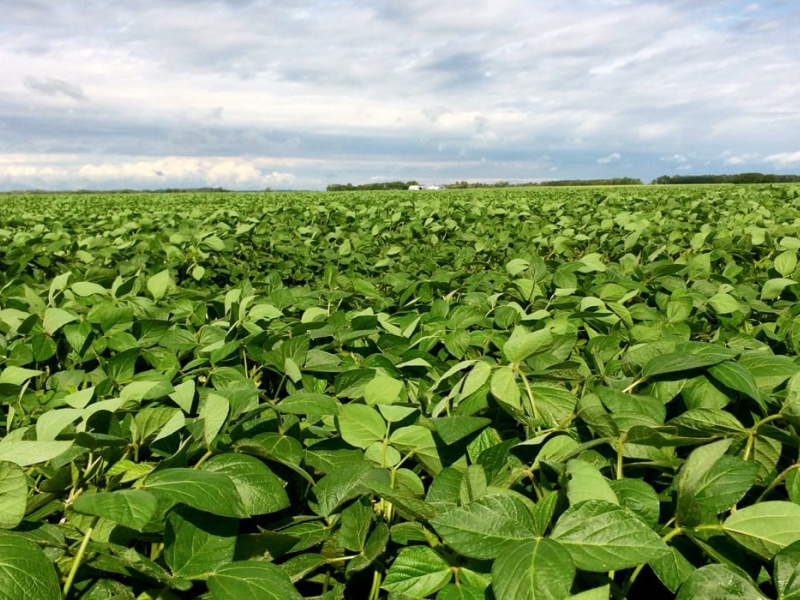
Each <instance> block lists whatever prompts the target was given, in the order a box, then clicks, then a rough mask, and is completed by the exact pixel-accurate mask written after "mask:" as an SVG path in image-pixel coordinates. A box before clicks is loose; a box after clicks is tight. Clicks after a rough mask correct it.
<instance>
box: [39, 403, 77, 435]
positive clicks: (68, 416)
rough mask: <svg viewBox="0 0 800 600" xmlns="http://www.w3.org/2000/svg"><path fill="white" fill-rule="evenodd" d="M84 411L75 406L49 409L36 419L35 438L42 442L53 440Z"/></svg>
mask: <svg viewBox="0 0 800 600" xmlns="http://www.w3.org/2000/svg"><path fill="white" fill-rule="evenodd" d="M83 414H84V411H82V410H80V409H77V408H57V409H55V410H50V411H47V412H46V413H44V414H43V415H41V416H40V417H39V420H38V421H36V439H37V440H39V441H42V442H47V441H53V440H55V439H56V438H57V437H58V435H59V434H60V433H61V432H62V431H64V429H66V428H67V427H68V426H69V425H71V424H72V423H74V422H75V421H77V420H78V419H79V418H81V417H82V416H83Z"/></svg>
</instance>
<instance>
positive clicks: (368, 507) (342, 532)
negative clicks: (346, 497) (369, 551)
mask: <svg viewBox="0 0 800 600" xmlns="http://www.w3.org/2000/svg"><path fill="white" fill-rule="evenodd" d="M374 514H375V513H374V511H373V509H372V503H371V502H370V501H369V499H368V498H367V497H363V498H361V500H359V501H358V502H353V503H352V504H351V505H350V506H348V507H347V508H345V509H344V510H343V511H342V513H341V515H342V516H341V525H340V526H339V537H338V539H337V541H338V542H339V544H340V545H341V546H342V547H343V548H346V549H348V550H352V551H353V552H362V551H363V550H364V544H365V543H366V541H367V535H368V534H369V529H370V526H371V525H372V517H373V515H374Z"/></svg>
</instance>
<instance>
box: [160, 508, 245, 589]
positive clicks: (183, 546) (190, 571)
mask: <svg viewBox="0 0 800 600" xmlns="http://www.w3.org/2000/svg"><path fill="white" fill-rule="evenodd" d="M237 530H238V523H237V521H236V519H231V518H226V517H218V516H214V515H210V514H208V513H204V512H201V511H198V510H194V509H191V508H186V507H181V508H177V509H175V510H173V511H171V512H170V513H169V516H168V517H167V519H166V528H165V531H164V559H165V560H166V562H167V564H168V565H169V567H170V569H172V572H173V573H174V574H175V575H176V576H177V577H198V576H202V575H205V574H207V573H213V572H214V571H215V570H216V569H218V568H220V567H223V566H225V565H226V564H229V563H230V562H231V561H232V560H233V555H234V550H235V548H236V534H237Z"/></svg>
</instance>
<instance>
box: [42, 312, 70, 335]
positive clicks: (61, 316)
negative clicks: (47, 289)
mask: <svg viewBox="0 0 800 600" xmlns="http://www.w3.org/2000/svg"><path fill="white" fill-rule="evenodd" d="M77 320H78V315H75V314H72V313H71V312H67V311H66V310H64V309H61V308H48V309H47V310H46V311H44V318H43V319H42V327H44V330H45V331H46V332H47V333H48V334H49V335H53V334H54V333H55V332H56V331H58V330H59V329H61V328H62V327H63V326H64V325H66V324H67V323H72V322H73V321H77Z"/></svg>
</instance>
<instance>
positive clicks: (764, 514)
mask: <svg viewBox="0 0 800 600" xmlns="http://www.w3.org/2000/svg"><path fill="white" fill-rule="evenodd" d="M723 529H724V531H725V533H727V534H728V535H729V536H730V537H731V538H733V539H734V540H735V541H736V542H738V543H739V544H741V545H742V546H744V547H745V548H747V549H748V550H750V551H751V552H753V553H755V554H757V555H758V556H760V557H762V558H764V559H766V560H770V559H771V558H772V557H773V556H775V555H776V554H777V553H778V552H780V551H781V550H782V549H783V548H785V547H786V546H788V545H790V544H793V543H794V542H796V541H798V540H800V505H797V504H794V503H793V502H784V501H780V500H776V501H771V502H761V503H760V504H752V505H750V506H745V507H744V508H740V509H739V510H737V511H736V512H735V513H733V514H732V515H731V516H729V517H728V518H727V519H726V520H725V522H724V523H723Z"/></svg>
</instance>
